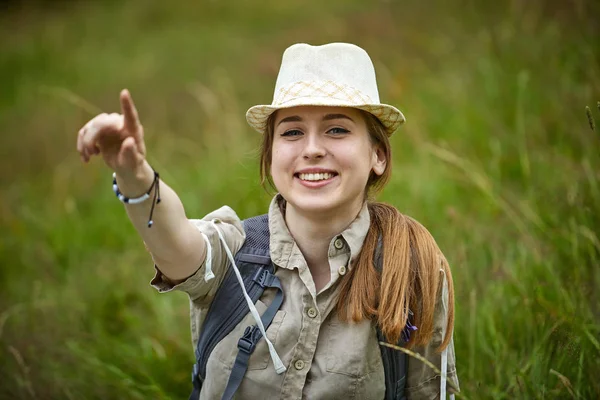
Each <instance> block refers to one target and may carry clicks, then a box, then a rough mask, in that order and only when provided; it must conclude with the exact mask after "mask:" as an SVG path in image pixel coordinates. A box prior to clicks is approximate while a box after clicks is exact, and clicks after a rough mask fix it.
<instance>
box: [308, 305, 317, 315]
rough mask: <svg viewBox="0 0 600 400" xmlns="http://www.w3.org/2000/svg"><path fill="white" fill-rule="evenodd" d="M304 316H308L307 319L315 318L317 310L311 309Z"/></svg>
mask: <svg viewBox="0 0 600 400" xmlns="http://www.w3.org/2000/svg"><path fill="white" fill-rule="evenodd" d="M306 314H308V316H309V317H311V318H314V317H316V316H317V310H316V309H315V308H314V307H311V308H309V309H308V311H306Z"/></svg>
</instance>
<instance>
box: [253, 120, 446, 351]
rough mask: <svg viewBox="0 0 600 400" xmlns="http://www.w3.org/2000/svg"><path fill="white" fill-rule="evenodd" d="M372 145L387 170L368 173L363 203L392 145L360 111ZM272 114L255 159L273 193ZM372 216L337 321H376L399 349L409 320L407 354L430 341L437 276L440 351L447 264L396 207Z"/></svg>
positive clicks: (379, 182) (381, 180) (372, 208)
mask: <svg viewBox="0 0 600 400" xmlns="http://www.w3.org/2000/svg"><path fill="white" fill-rule="evenodd" d="M362 114H363V118H364V120H365V123H366V125H367V129H368V132H369V135H370V139H371V144H372V145H373V146H379V147H380V148H381V149H382V150H383V152H384V154H385V157H386V160H387V164H386V168H385V171H384V172H383V174H381V175H377V174H375V173H373V172H371V175H370V177H369V179H368V181H367V186H366V188H365V199H367V198H370V197H372V196H373V195H374V194H376V193H377V192H379V191H380V190H381V189H383V187H384V186H385V184H386V183H387V182H388V181H389V179H390V175H391V171H392V157H391V145H390V141H389V137H388V135H387V132H386V130H385V128H384V126H383V125H382V123H381V122H380V121H379V119H377V118H376V117H375V116H374V115H372V114H370V113H368V112H365V111H363V112H362ZM274 116H275V114H272V115H271V116H270V117H269V121H268V123H267V129H266V132H265V134H264V135H263V141H262V146H261V147H262V148H261V155H260V177H261V184H262V185H263V186H265V187H266V185H267V184H268V185H269V186H271V187H275V186H274V184H273V180H272V178H271V175H270V170H271V159H272V149H273V134H274V129H273V126H274V118H275V117H274ZM367 207H368V209H369V214H370V216H371V224H370V226H369V231H368V233H367V236H366V238H365V241H364V243H363V246H362V249H361V251H360V253H359V254H358V256H357V257H356V259H355V260H353V261H352V262H353V267H352V268H351V269H350V272H349V273H348V274H346V275H345V276H344V277H343V278H342V280H341V282H340V285H341V287H340V295H339V297H338V302H337V311H338V315H339V318H340V319H341V320H343V321H354V322H359V321H362V320H364V319H369V320H373V321H376V322H377V324H378V325H379V327H380V329H381V331H382V332H383V334H384V335H385V337H386V339H387V340H388V341H389V342H391V343H394V344H395V343H398V341H399V340H400V337H401V335H402V331H403V329H404V328H405V326H406V323H407V322H408V320H409V310H410V311H412V313H413V315H412V316H411V319H410V322H411V324H412V325H415V326H417V327H418V330H416V331H414V332H412V333H411V335H410V340H409V342H408V343H407V344H406V346H407V347H408V348H411V347H413V346H422V345H425V344H427V343H429V342H430V341H431V337H432V335H433V329H434V326H433V317H434V311H435V305H436V301H437V300H438V297H439V296H441V295H442V283H443V280H442V273H443V274H445V276H446V279H447V282H448V314H447V321H446V327H447V328H446V334H445V336H444V338H443V340H442V343H441V344H440V346H439V347H438V350H439V351H441V350H443V349H444V348H445V347H446V346H447V345H448V343H449V342H450V339H451V338H452V329H453V327H454V286H453V283H452V275H451V273H450V267H449V266H448V262H447V261H446V258H445V257H444V255H443V254H442V252H441V251H440V249H439V247H438V246H437V243H436V242H435V240H434V239H433V236H431V234H430V233H429V231H427V229H425V227H423V225H421V224H419V223H418V222H417V221H415V220H414V219H412V218H410V217H408V216H406V215H404V214H402V213H400V212H399V211H398V210H397V209H396V208H395V207H393V206H391V205H389V204H385V203H380V202H376V201H372V200H367ZM379 238H381V244H380V246H381V255H382V261H383V268H382V272H381V273H380V272H379V271H378V270H377V269H376V268H375V264H374V260H375V256H376V252H377V247H378V241H379Z"/></svg>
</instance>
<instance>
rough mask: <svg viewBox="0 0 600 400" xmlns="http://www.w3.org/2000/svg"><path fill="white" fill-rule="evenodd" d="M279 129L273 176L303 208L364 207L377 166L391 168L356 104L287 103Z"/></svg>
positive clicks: (278, 118) (276, 126) (282, 190)
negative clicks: (300, 104) (298, 104)
mask: <svg viewBox="0 0 600 400" xmlns="http://www.w3.org/2000/svg"><path fill="white" fill-rule="evenodd" d="M273 134H274V136H273V152H272V163H271V176H272V178H273V182H274V184H275V187H276V188H277V190H278V191H279V192H280V193H281V194H282V196H283V197H284V198H285V199H286V201H287V202H288V205H291V206H292V207H294V208H295V209H297V210H298V211H302V212H316V213H323V212H326V213H330V212H332V211H334V212H341V213H344V212H358V211H359V210H360V207H361V206H362V202H363V200H364V195H365V189H366V185H367V181H368V179H369V176H370V174H371V171H373V172H374V173H376V174H377V175H381V174H382V173H383V172H384V170H385V165H386V160H385V156H384V153H383V151H381V150H380V149H378V148H376V147H375V146H373V145H372V144H371V140H370V138H369V132H368V131H367V127H366V124H365V121H364V119H363V116H362V114H361V112H360V111H359V110H357V109H354V108H347V107H321V106H303V107H293V108H289V109H281V110H279V111H277V114H276V116H275V119H274V129H273Z"/></svg>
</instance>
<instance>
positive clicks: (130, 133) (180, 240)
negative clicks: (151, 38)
mask: <svg viewBox="0 0 600 400" xmlns="http://www.w3.org/2000/svg"><path fill="white" fill-rule="evenodd" d="M120 97H121V112H122V113H121V114H117V113H113V114H100V115H97V116H96V117H94V118H93V119H92V120H90V121H89V122H88V123H87V124H86V125H85V126H84V127H83V128H82V129H81V130H80V131H79V134H78V136H77V151H78V152H79V154H80V155H81V159H82V161H83V162H85V163H87V162H89V160H90V158H91V157H92V156H94V155H101V156H102V158H103V160H104V163H105V164H106V165H107V166H108V167H109V168H110V169H111V170H113V171H114V172H115V173H116V176H117V185H118V187H119V190H120V191H121V193H122V194H123V195H124V196H126V197H130V198H133V197H138V196H140V195H142V194H143V193H146V192H147V191H148V189H149V188H150V186H151V185H152V182H153V180H154V171H153V170H152V168H151V167H150V165H149V164H148V162H147V161H146V145H145V143H144V129H143V127H142V124H141V123H140V120H139V117H138V113H137V110H136V108H135V105H134V103H133V99H132V98H131V95H130V93H129V91H127V90H123V91H122V92H121V96H120ZM159 185H160V197H161V201H160V203H159V204H156V205H155V206H154V212H153V218H152V219H153V221H154V223H153V225H152V227H151V228H149V227H148V216H149V215H150V208H151V207H152V203H153V201H152V199H153V195H154V191H155V190H156V186H155V187H154V188H153V190H152V192H151V193H150V198H149V199H148V200H145V201H144V202H142V203H140V204H126V205H125V209H126V210H127V215H128V216H129V219H130V220H131V222H132V223H133V225H134V226H135V228H136V229H137V231H138V232H139V234H140V236H141V237H142V239H143V240H144V242H145V244H146V247H147V248H148V250H149V251H150V254H151V255H152V258H153V259H154V262H155V263H156V264H157V265H158V266H159V268H160V270H161V272H162V273H163V274H164V276H166V277H167V278H168V279H169V280H172V281H173V282H174V283H176V282H178V281H181V280H184V279H185V278H187V277H188V276H190V275H192V274H193V273H194V272H195V271H196V270H197V269H198V267H199V266H200V265H201V264H202V263H203V262H204V259H205V258H206V245H205V242H204V239H203V238H202V235H201V233H200V231H199V230H198V229H197V228H196V227H195V226H194V225H192V223H191V222H190V221H189V220H188V218H187V217H186V215H185V210H184V208H183V204H182V203H181V200H180V199H179V196H177V193H175V192H174V191H173V190H172V189H171V188H170V187H169V186H168V185H167V184H165V183H164V182H163V181H162V180H160V181H159Z"/></svg>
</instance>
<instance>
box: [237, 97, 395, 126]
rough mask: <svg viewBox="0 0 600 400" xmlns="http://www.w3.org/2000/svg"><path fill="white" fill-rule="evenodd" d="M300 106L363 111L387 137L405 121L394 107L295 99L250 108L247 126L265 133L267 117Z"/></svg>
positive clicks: (339, 101) (341, 101) (329, 99)
mask: <svg viewBox="0 0 600 400" xmlns="http://www.w3.org/2000/svg"><path fill="white" fill-rule="evenodd" d="M300 106H326V107H352V108H357V109H359V110H364V111H366V112H368V113H371V114H373V115H374V116H375V117H377V118H378V119H379V120H380V121H381V123H382V124H383V126H384V127H385V129H386V131H387V134H388V136H391V135H392V133H394V132H395V131H396V129H398V127H399V126H400V125H401V124H402V123H404V121H406V118H404V115H403V114H402V113H401V112H400V110H398V109H397V108H396V107H394V106H390V105H388V104H355V103H352V102H345V101H343V100H339V99H332V98H329V97H322V98H319V97H311V98H310V99H306V98H296V99H294V100H292V101H289V102H287V103H285V104H283V105H257V106H254V107H250V108H249V109H248V111H247V112H246V121H248V124H249V125H250V126H251V127H252V128H254V129H255V130H256V131H258V132H260V133H265V131H266V129H267V120H268V119H269V116H270V115H271V114H273V113H274V112H275V111H277V110H281V109H284V108H292V107H300Z"/></svg>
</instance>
